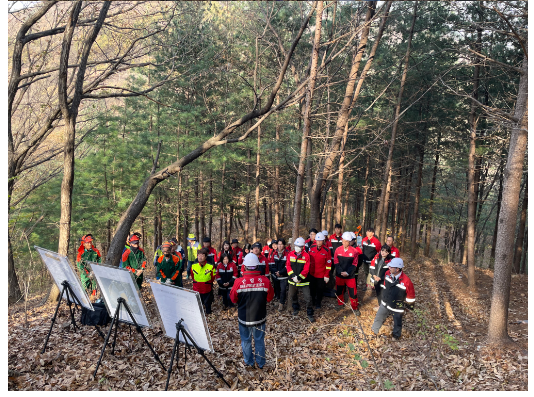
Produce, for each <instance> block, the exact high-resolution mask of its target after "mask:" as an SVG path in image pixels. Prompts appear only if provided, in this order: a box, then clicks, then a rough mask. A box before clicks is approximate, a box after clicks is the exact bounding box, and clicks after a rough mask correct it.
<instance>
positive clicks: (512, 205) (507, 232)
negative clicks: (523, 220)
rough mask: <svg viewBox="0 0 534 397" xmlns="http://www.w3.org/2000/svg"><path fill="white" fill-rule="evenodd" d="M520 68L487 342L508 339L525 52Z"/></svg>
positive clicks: (524, 130)
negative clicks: (515, 121)
mask: <svg viewBox="0 0 534 397" xmlns="http://www.w3.org/2000/svg"><path fill="white" fill-rule="evenodd" d="M521 69H522V72H523V73H522V74H521V77H520V79H519V89H518V92H517V102H516V106H515V111H514V116H515V118H516V119H517V120H520V121H519V122H517V123H516V124H515V125H514V126H513V127H512V134H511V137H510V147H509V150H508V161H507V162H506V168H505V171H504V187H503V195H502V204H501V213H500V215H499V235H498V236H497V244H496V250H495V271H494V275H493V295H492V297H491V309H490V318H489V324H488V342H489V343H490V344H496V345H500V344H501V343H503V342H506V341H508V340H509V336H508V307H509V304H510V283H511V271H512V258H513V243H514V230H515V227H516V219H517V208H518V206H519V192H520V186H521V177H522V175H523V163H524V159H525V151H526V149H527V135H528V58H527V57H526V55H525V58H524V59H523V65H522V67H521Z"/></svg>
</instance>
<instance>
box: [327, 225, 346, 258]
mask: <svg viewBox="0 0 534 397" xmlns="http://www.w3.org/2000/svg"><path fill="white" fill-rule="evenodd" d="M328 239H329V240H330V245H331V246H332V256H333V255H334V252H336V250H337V249H338V247H341V246H342V245H343V241H342V240H343V239H342V238H341V225H340V224H339V223H336V225H335V226H334V234H332V235H331V236H330V237H329V238H328Z"/></svg>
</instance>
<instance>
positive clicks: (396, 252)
mask: <svg viewBox="0 0 534 397" xmlns="http://www.w3.org/2000/svg"><path fill="white" fill-rule="evenodd" d="M391 256H392V257H393V258H400V252H399V249H398V248H397V247H394V246H393V245H392V246H391Z"/></svg>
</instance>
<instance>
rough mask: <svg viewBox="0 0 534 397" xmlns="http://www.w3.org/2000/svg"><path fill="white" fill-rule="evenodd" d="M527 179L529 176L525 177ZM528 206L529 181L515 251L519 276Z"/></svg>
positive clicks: (515, 262)
mask: <svg viewBox="0 0 534 397" xmlns="http://www.w3.org/2000/svg"><path fill="white" fill-rule="evenodd" d="M525 179H527V176H526V175H525ZM527 204H528V180H526V181H525V195H524V196H523V205H522V207H521V218H520V220H519V230H518V232H517V239H516V243H515V250H514V273H515V274H519V271H520V270H521V257H522V255H523V241H524V238H525V225H526V221H527Z"/></svg>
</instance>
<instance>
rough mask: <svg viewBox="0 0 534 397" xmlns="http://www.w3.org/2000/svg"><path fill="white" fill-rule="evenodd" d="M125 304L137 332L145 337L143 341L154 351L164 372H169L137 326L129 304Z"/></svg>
mask: <svg viewBox="0 0 534 397" xmlns="http://www.w3.org/2000/svg"><path fill="white" fill-rule="evenodd" d="M123 304H124V308H125V309H126V311H127V312H128V314H129V315H130V318H131V319H132V321H133V322H134V324H135V328H136V329H137V332H139V333H140V334H141V336H142V337H143V340H144V341H145V343H146V344H147V346H148V347H149V348H150V350H151V351H152V354H153V355H154V357H155V358H156V360H157V362H158V363H160V365H161V368H163V370H164V371H166V370H167V368H165V365H163V363H162V362H161V360H160V359H159V356H158V353H156V351H155V350H154V349H153V348H152V345H151V344H150V343H148V340H147V338H146V336H145V334H143V330H142V329H141V327H140V326H139V324H137V321H136V320H135V317H134V316H133V314H132V311H131V310H130V307H129V306H128V304H127V303H126V302H123Z"/></svg>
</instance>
